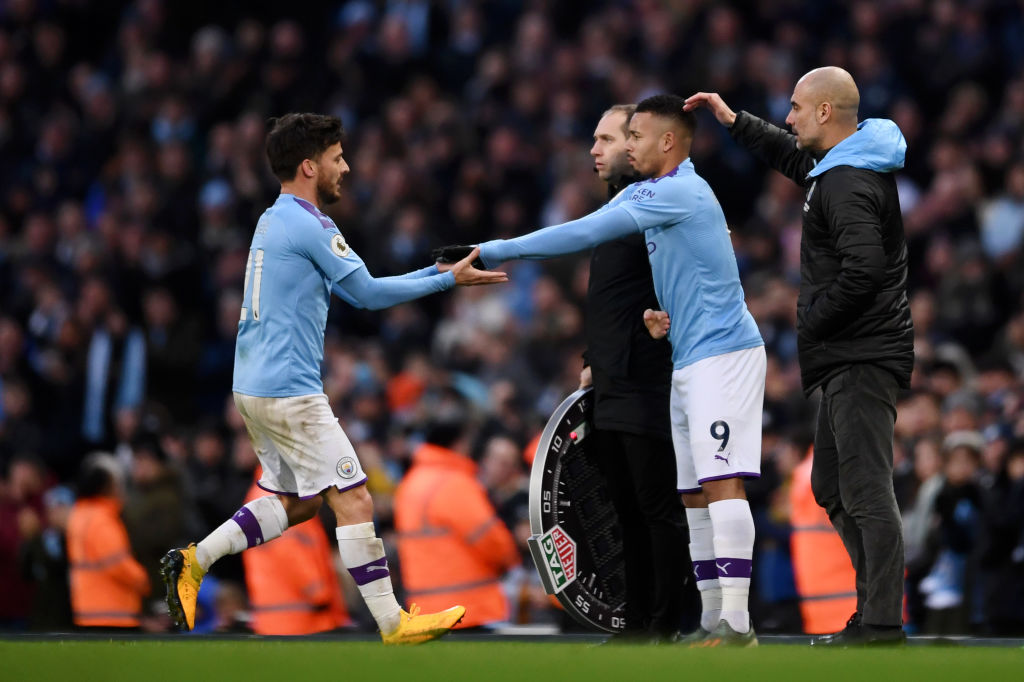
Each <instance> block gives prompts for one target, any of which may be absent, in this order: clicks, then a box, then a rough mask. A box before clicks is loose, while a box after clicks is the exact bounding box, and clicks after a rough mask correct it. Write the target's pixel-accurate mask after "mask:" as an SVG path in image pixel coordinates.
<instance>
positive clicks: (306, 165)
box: [299, 159, 316, 178]
mask: <svg viewBox="0 0 1024 682" xmlns="http://www.w3.org/2000/svg"><path fill="white" fill-rule="evenodd" d="M299 170H300V171H302V174H303V175H304V176H305V177H307V178H311V177H313V176H314V175H316V166H315V165H314V164H313V160H312V159H303V160H302V163H300V164H299Z"/></svg>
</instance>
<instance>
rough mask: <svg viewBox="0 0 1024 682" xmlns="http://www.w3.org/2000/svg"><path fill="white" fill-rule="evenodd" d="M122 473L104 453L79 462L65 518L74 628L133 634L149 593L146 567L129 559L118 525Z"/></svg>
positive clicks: (124, 535) (120, 524)
mask: <svg viewBox="0 0 1024 682" xmlns="http://www.w3.org/2000/svg"><path fill="white" fill-rule="evenodd" d="M123 502H124V474H123V472H122V471H121V469H120V467H119V465H118V463H117V460H115V459H114V458H113V457H111V456H110V455H107V454H103V453H96V454H93V455H90V456H89V457H88V458H87V459H86V460H85V462H84V463H83V464H82V473H81V478H80V479H79V483H78V499H77V500H76V501H75V505H74V507H72V509H71V516H70V518H69V519H68V530H67V543H68V562H69V563H70V565H71V609H72V617H73V619H74V623H75V625H77V626H79V627H87V628H104V629H117V630H135V629H138V628H139V626H140V625H141V617H142V613H143V612H142V599H143V597H145V596H146V595H148V594H149V591H150V584H149V579H148V578H147V576H146V569H144V568H143V567H142V565H141V564H139V562H138V561H136V560H135V558H134V557H133V556H132V553H131V546H130V545H129V543H128V533H127V531H126V530H125V527H124V523H123V522H122V521H121V508H122V504H123Z"/></svg>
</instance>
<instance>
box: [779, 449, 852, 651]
mask: <svg viewBox="0 0 1024 682" xmlns="http://www.w3.org/2000/svg"><path fill="white" fill-rule="evenodd" d="M813 460H814V451H813V448H812V449H809V450H808V452H807V457H805V458H804V461H803V462H801V463H800V464H799V465H798V466H797V467H796V468H795V469H794V470H793V485H792V487H791V488H790V490H789V504H790V509H791V512H790V522H791V523H792V524H793V534H792V535H791V536H790V548H791V550H792V555H793V574H794V577H795V578H796V591H797V593H798V594H799V595H800V615H801V616H803V621H804V632H806V633H808V634H821V633H825V632H838V631H839V630H842V629H843V627H844V626H845V625H846V621H847V619H848V618H849V617H850V614H852V613H854V612H855V611H856V610H857V587H856V574H855V573H854V571H853V564H851V563H850V555H849V554H847V553H846V548H845V547H844V546H843V541H842V540H841V539H840V538H839V533H837V532H836V530H835V528H833V527H832V523H831V522H830V521H829V520H828V514H826V513H825V510H824V509H823V508H821V507H819V506H818V503H817V502H816V501H815V500H814V493H813V492H811V463H812V462H813Z"/></svg>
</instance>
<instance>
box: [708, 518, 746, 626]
mask: <svg viewBox="0 0 1024 682" xmlns="http://www.w3.org/2000/svg"><path fill="white" fill-rule="evenodd" d="M708 511H709V512H710V513H711V525H712V526H713V527H714V533H715V536H714V542H715V565H716V567H717V568H718V582H719V584H720V585H721V586H722V619H723V620H726V621H728V622H729V625H731V626H732V629H733V630H735V631H736V632H747V631H748V630H750V611H749V610H748V606H747V604H748V598H749V595H750V574H751V559H752V558H753V556H754V517H753V516H752V515H751V514H750V504H749V503H748V502H747V501H746V500H719V501H718V502H712V503H711V504H710V505H708Z"/></svg>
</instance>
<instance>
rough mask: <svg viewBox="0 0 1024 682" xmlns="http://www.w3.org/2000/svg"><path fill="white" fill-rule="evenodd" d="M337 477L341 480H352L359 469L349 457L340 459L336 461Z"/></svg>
mask: <svg viewBox="0 0 1024 682" xmlns="http://www.w3.org/2000/svg"><path fill="white" fill-rule="evenodd" d="M335 469H336V470H337V472H338V475H339V476H341V477H342V478H352V477H353V476H355V475H356V472H357V471H359V467H358V466H356V461H355V460H354V459H352V458H351V457H342V458H341V459H339V460H338V466H337V467H335Z"/></svg>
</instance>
